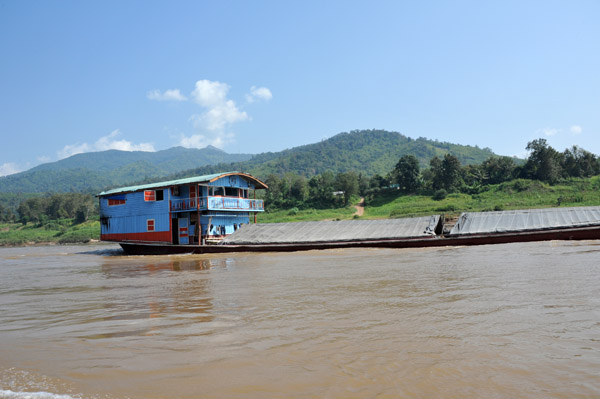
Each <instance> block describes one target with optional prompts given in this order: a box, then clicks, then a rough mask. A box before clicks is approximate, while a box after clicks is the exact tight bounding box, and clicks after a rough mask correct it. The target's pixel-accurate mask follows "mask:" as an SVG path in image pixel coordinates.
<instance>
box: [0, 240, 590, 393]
mask: <svg viewBox="0 0 600 399" xmlns="http://www.w3.org/2000/svg"><path fill="white" fill-rule="evenodd" d="M599 252H600V242H597V241H590V242H548V243H532V244H510V245H497V246H482V247H468V248H436V249H410V250H393V249H351V250H331V251H311V252H304V253H292V254H241V253H240V254H228V255H188V256H156V257H153V256H149V257H143V256H132V257H126V256H122V252H121V251H120V249H118V248H117V247H115V246H106V245H98V246H89V247H44V248H42V247H36V248H3V249H0V303H1V304H2V306H1V307H0V353H1V354H2V356H0V398H1V397H2V395H3V394H2V392H3V391H2V390H5V391H6V390H11V391H49V392H54V393H55V394H69V395H74V396H76V395H79V396H81V397H84V398H99V397H103V398H104V397H108V398H126V397H128V398H133V399H136V398H164V397H177V398H200V397H210V398H255V397H261V398H281V397H286V398H288V397H291V398H294V397H297V398H303V397H308V398H312V397H315V398H316V397H330V398H365V397H366V398H369V397H373V398H375V397H390V398H396V397H441V398H481V397H511V398H539V397H551V398H577V397H580V398H589V397H599V396H600V382H599V381H598V379H597V374H598V370H600V340H599V338H598V337H600V313H599V312H598V309H599V308H600V307H599V305H600V291H599V290H598V288H597V283H598V281H599V278H600V262H598V259H599V258H598V253H599ZM19 376H20V377H19ZM23 376H26V377H23ZM48 381H51V382H52V383H49V382H48Z"/></svg>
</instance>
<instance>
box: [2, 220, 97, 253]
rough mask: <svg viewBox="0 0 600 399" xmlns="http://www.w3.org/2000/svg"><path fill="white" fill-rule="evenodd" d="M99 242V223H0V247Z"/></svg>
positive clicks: (68, 221)
mask: <svg viewBox="0 0 600 399" xmlns="http://www.w3.org/2000/svg"><path fill="white" fill-rule="evenodd" d="M98 240H100V222H99V221H87V222H84V223H80V224H73V221H72V220H70V219H61V220H53V221H49V222H47V223H46V224H43V225H40V224H34V223H27V224H25V225H23V224H22V223H2V224H0V246H3V247H15V246H34V245H57V244H82V243H89V242H94V241H96V242H97V241H98Z"/></svg>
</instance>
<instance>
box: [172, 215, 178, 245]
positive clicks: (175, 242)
mask: <svg viewBox="0 0 600 399" xmlns="http://www.w3.org/2000/svg"><path fill="white" fill-rule="evenodd" d="M171 234H172V235H171V242H172V243H173V245H179V219H177V218H176V217H175V218H173V219H171Z"/></svg>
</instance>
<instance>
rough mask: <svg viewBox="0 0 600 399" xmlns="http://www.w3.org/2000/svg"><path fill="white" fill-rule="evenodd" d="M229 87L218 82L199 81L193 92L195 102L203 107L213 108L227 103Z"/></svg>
mask: <svg viewBox="0 0 600 399" xmlns="http://www.w3.org/2000/svg"><path fill="white" fill-rule="evenodd" d="M229 88H230V87H229V85H228V84H226V83H221V82H217V81H214V82H213V81H210V80H199V81H197V82H196V88H195V89H194V91H192V97H193V98H194V101H196V103H198V104H199V105H200V106H202V107H207V108H212V107H215V106H218V105H220V104H223V103H225V102H226V101H227V92H228V91H229Z"/></svg>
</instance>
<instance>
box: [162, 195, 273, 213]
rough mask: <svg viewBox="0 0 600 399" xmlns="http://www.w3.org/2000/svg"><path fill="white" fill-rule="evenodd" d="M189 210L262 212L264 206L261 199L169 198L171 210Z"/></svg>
mask: <svg viewBox="0 0 600 399" xmlns="http://www.w3.org/2000/svg"><path fill="white" fill-rule="evenodd" d="M190 210H208V211H212V210H220V211H222V210H225V211H249V212H262V211H264V210H265V207H264V202H263V200H256V199H247V198H232V197H199V198H184V199H176V200H171V212H184V211H190Z"/></svg>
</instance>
